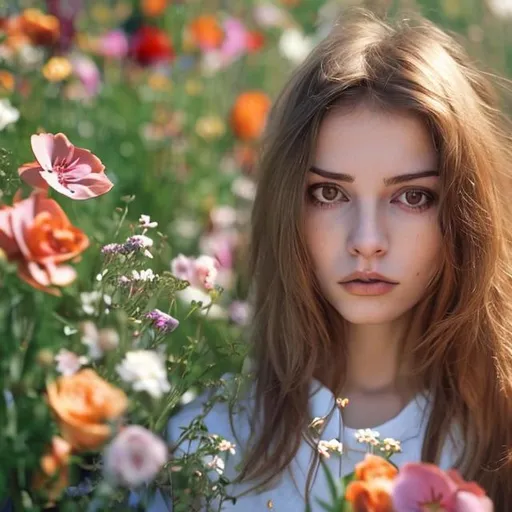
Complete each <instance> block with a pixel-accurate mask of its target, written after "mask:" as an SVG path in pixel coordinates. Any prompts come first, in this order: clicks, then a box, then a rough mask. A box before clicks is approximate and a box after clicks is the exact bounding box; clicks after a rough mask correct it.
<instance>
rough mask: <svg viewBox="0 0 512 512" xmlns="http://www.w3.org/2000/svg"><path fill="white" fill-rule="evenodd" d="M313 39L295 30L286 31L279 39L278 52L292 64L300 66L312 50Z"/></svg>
mask: <svg viewBox="0 0 512 512" xmlns="http://www.w3.org/2000/svg"><path fill="white" fill-rule="evenodd" d="M313 46H314V43H313V39H312V38H310V37H307V36H305V35H304V34H303V33H302V32H301V31H300V30H299V29H297V28H288V29H286V30H285V31H284V32H283V33H282V35H281V38H280V39H279V51H280V52H281V54H282V55H283V56H284V57H286V58H287V59H288V60H290V61H291V62H293V63H294V64H300V63H301V62H302V61H303V60H304V59H305V58H306V57H307V56H308V54H309V53H310V52H311V50H312V49H313Z"/></svg>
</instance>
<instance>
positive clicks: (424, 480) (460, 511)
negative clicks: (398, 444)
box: [392, 463, 493, 512]
mask: <svg viewBox="0 0 512 512" xmlns="http://www.w3.org/2000/svg"><path fill="white" fill-rule="evenodd" d="M392 499H393V507H394V510H395V512H413V511H418V512H420V511H425V510H444V511H445V512H492V510H493V506H492V502H491V500H490V499H489V498H488V497H487V496H486V495H485V493H484V491H483V490H482V489H481V488H480V487H479V486H478V485H477V484H475V483H474V482H470V483H468V482H464V480H463V479H462V478H461V477H460V476H459V475H458V473H457V472H455V471H453V470H452V471H449V472H448V473H445V472H444V471H442V470H441V469H440V468H438V467H437V466H435V465H433V464H420V463H409V464H405V465H404V466H403V467H402V469H401V470H400V472H399V474H398V476H397V477H396V478H395V480H394V485H393V490H392Z"/></svg>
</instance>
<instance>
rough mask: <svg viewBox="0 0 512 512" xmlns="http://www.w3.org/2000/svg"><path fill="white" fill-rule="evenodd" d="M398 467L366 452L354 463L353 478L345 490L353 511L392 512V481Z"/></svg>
mask: <svg viewBox="0 0 512 512" xmlns="http://www.w3.org/2000/svg"><path fill="white" fill-rule="evenodd" d="M397 474H398V469H397V468H396V467H395V466H393V464H391V463H390V462H388V461H387V460H385V459H383V458H382V457H378V456H377V455H372V454H367V455H366V457H365V459H364V460H363V461H362V462H360V463H359V464H356V467H355V480H354V481H353V482H350V483H349V484H348V486H347V489H346V491H345V498H346V500H347V501H349V502H350V503H351V504H352V509H353V510H354V512H392V511H393V503H392V499H391V487H392V481H393V479H394V478H395V477H396V475H397Z"/></svg>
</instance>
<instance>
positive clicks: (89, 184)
mask: <svg viewBox="0 0 512 512" xmlns="http://www.w3.org/2000/svg"><path fill="white" fill-rule="evenodd" d="M30 142H31V145H32V151H33V153H34V155H35V157H36V159H37V160H36V161H35V162H30V163H26V164H24V165H22V166H21V167H20V168H19V169H18V173H19V175H20V178H21V179H23V180H24V181H25V182H27V183H28V184H29V185H31V186H33V187H35V188H39V189H45V190H46V189H48V187H49V186H50V187H52V188H53V189H54V190H56V191H57V192H60V193H61V194H63V195H65V196H67V197H71V198H72V199H89V198H91V197H97V196H100V195H102V194H105V193H107V192H108V191H109V190H110V189H111V188H112V187H113V184H112V182H111V181H110V180H109V179H108V178H107V176H106V174H105V172H104V171H105V166H104V165H103V164H102V163H101V160H100V159H99V158H98V157H97V156H95V155H93V154H92V153H91V152H90V151H89V150H88V149H83V148H78V147H76V146H73V144H71V142H70V141H69V140H68V138H67V137H66V136H65V135H64V134H63V133H58V134H57V135H53V134H52V133H43V134H41V135H32V137H31V139H30Z"/></svg>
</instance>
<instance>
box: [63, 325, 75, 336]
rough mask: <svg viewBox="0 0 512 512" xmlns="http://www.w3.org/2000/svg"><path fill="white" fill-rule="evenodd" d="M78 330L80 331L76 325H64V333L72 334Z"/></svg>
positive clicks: (66, 334)
mask: <svg viewBox="0 0 512 512" xmlns="http://www.w3.org/2000/svg"><path fill="white" fill-rule="evenodd" d="M77 332H78V330H77V329H75V328H74V327H71V326H70V325H65V326H64V335H65V336H71V335H72V334H75V333H77Z"/></svg>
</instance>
